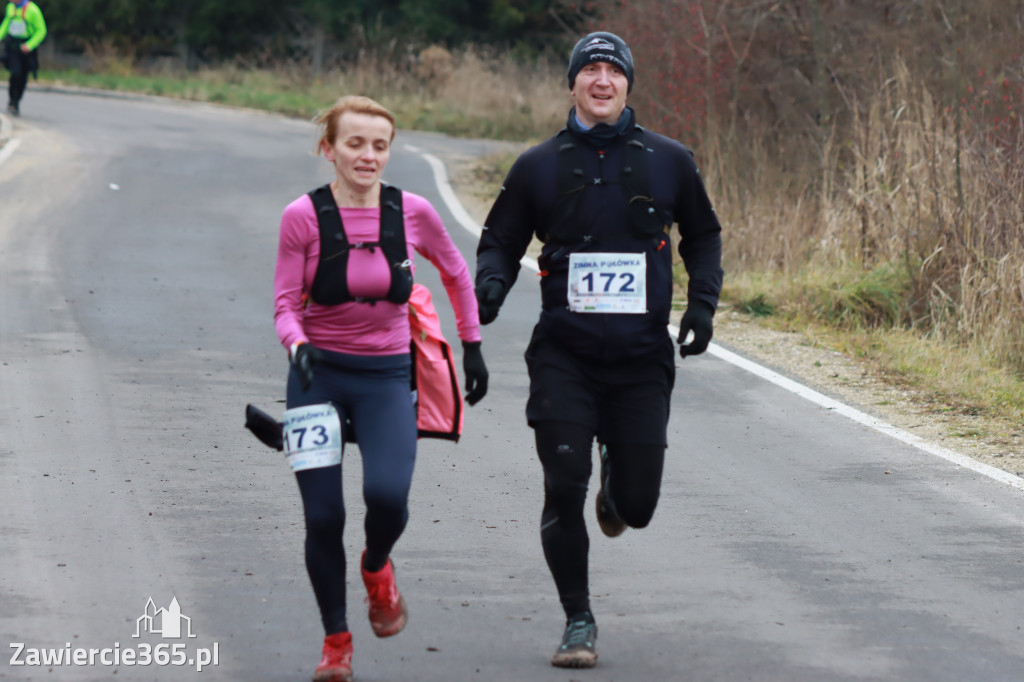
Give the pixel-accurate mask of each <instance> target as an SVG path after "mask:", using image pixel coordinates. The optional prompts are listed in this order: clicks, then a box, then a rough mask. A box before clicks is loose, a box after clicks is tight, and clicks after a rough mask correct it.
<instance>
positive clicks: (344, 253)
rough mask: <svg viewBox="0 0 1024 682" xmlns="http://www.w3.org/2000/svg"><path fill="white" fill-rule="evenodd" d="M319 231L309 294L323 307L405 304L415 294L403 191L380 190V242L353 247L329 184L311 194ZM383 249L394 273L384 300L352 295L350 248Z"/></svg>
mask: <svg viewBox="0 0 1024 682" xmlns="http://www.w3.org/2000/svg"><path fill="white" fill-rule="evenodd" d="M309 197H310V199H312V200H313V208H314V209H315V210H316V219H317V224H318V226H319V228H320V260H319V262H318V263H317V266H316V276H315V277H314V278H313V286H312V289H311V290H310V292H309V295H310V297H311V298H312V299H313V300H314V301H316V302H317V303H319V304H320V305H338V304H341V303H348V302H350V301H358V302H366V303H374V302H375V301H378V300H387V301H390V302H391V303H405V302H407V301H408V300H409V294H410V293H411V292H412V262H411V261H410V260H409V252H408V249H407V247H406V244H405V220H404V218H403V215H402V190H400V189H398V188H397V187H394V186H392V185H385V184H383V183H382V184H381V187H380V236H379V238H378V239H379V241H375V242H358V243H356V244H350V243H349V241H348V237H347V236H346V235H345V227H344V225H343V224H342V222H341V213H340V212H339V210H338V204H337V202H336V201H334V195H333V194H332V193H331V186H330V185H329V184H327V185H324V186H323V187H317V188H316V189H315V190H313V191H312V192H310V193H309ZM378 247H379V248H380V249H381V251H383V252H384V257H385V258H386V259H387V262H388V267H389V269H390V270H391V286H390V288H388V293H387V295H386V296H385V297H384V298H383V299H376V298H364V297H356V296H352V295H351V294H350V293H349V290H348V253H349V251H350V250H351V249H371V250H372V249H374V248H378Z"/></svg>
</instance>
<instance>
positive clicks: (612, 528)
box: [594, 445, 626, 538]
mask: <svg viewBox="0 0 1024 682" xmlns="http://www.w3.org/2000/svg"><path fill="white" fill-rule="evenodd" d="M607 487H608V448H607V446H605V445H602V446H601V489H600V490H598V491H597V499H596V500H595V505H594V506H595V507H596V509H597V525H599V526H601V532H602V533H604V534H605V535H607V536H608V537H610V538H615V537H618V536H620V535H622V533H623V531H625V530H626V522H625V521H623V520H622V519H621V518H620V517H619V513H618V512H617V511H615V505H614V504H613V503H612V499H611V498H610V497H609V496H608V494H607V493H606V492H605V489H606V488H607Z"/></svg>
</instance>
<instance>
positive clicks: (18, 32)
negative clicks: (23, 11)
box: [7, 19, 28, 38]
mask: <svg viewBox="0 0 1024 682" xmlns="http://www.w3.org/2000/svg"><path fill="white" fill-rule="evenodd" d="M7 32H8V33H9V34H11V35H12V36H14V37H15V38H26V37H28V26H26V25H25V22H24V21H23V20H21V19H13V20H11V23H10V24H9V25H8V26H7Z"/></svg>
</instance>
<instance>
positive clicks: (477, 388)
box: [462, 341, 487, 405]
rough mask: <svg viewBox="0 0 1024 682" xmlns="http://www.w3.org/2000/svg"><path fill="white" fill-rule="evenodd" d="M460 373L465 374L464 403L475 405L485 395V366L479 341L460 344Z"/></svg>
mask: <svg viewBox="0 0 1024 682" xmlns="http://www.w3.org/2000/svg"><path fill="white" fill-rule="evenodd" d="M462 371H464V372H465V373H466V390H467V391H469V393H467V394H466V402H467V403H469V404H470V405H476V404H477V403H478V402H480V400H481V399H482V398H483V397H484V396H485V395H487V365H485V364H484V356H483V353H481V352H480V342H479V341H463V342H462Z"/></svg>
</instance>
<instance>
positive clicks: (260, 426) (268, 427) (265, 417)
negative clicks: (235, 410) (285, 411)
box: [245, 405, 284, 450]
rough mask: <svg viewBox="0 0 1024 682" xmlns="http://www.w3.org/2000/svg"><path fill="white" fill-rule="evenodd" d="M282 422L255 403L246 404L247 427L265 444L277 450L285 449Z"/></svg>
mask: <svg viewBox="0 0 1024 682" xmlns="http://www.w3.org/2000/svg"><path fill="white" fill-rule="evenodd" d="M282 426H283V424H281V422H279V421H277V420H276V419H274V418H273V417H271V416H270V415H269V414H267V413H266V412H264V411H263V410H261V409H260V408H258V407H256V406H255V405H246V406H245V428H247V429H249V430H250V431H252V433H253V435H254V436H256V437H257V438H259V439H260V441H261V442H262V443H263V444H264V445H269V446H270V447H272V448H274V449H275V450H284V433H283V432H282Z"/></svg>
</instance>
